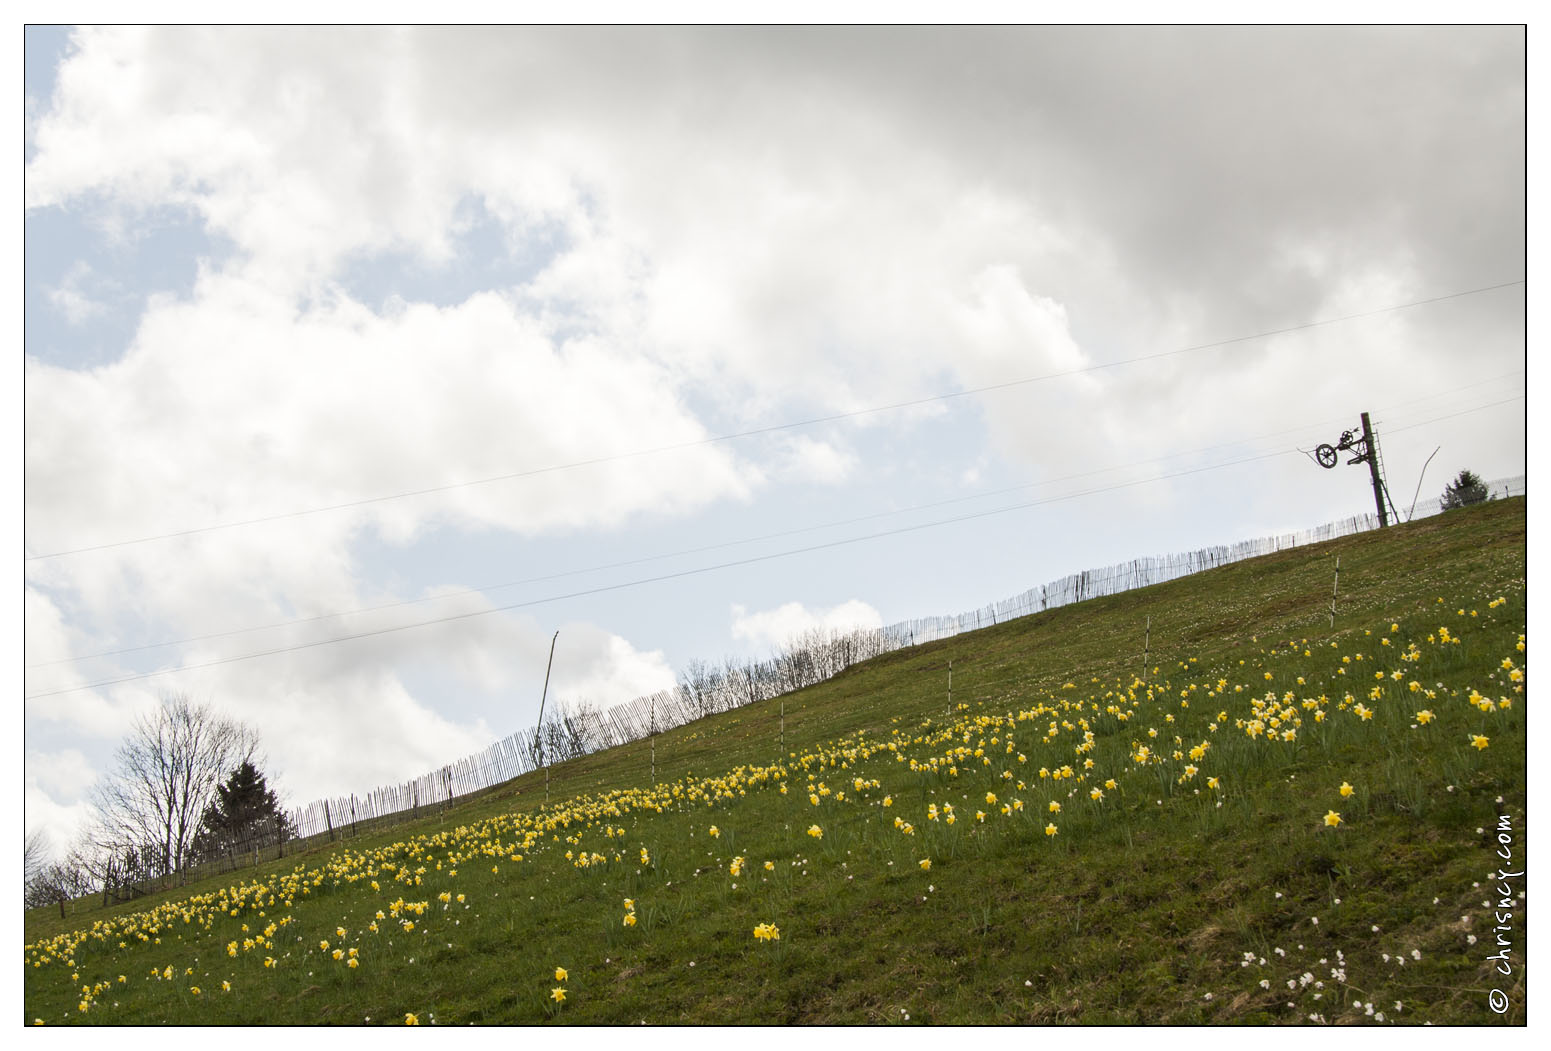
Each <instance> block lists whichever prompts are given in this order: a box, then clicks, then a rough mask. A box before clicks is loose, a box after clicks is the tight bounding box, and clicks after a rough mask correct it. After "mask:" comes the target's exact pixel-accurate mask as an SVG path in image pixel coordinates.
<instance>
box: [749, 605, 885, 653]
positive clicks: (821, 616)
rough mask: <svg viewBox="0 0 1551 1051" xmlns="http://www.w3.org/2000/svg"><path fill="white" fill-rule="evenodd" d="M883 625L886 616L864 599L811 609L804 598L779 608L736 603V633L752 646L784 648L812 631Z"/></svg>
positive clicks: (836, 630) (837, 630) (856, 628)
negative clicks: (752, 609) (752, 607)
mask: <svg viewBox="0 0 1551 1051" xmlns="http://www.w3.org/2000/svg"><path fill="white" fill-rule="evenodd" d="M881 627H883V616H882V614H880V613H879V612H878V611H877V610H876V609H874V608H873V607H872V606H869V605H868V604H867V603H865V602H863V601H861V600H860V599H851V600H849V601H847V602H842V603H841V604H840V605H838V606H831V607H828V608H822V607H820V608H815V609H811V610H810V609H808V608H807V607H806V606H804V605H803V604H802V603H800V602H787V603H784V604H782V605H780V606H777V607H776V608H775V609H768V610H759V611H756V612H753V613H751V612H749V611H748V610H747V609H746V608H745V607H743V606H740V605H734V606H733V607H732V637H733V638H734V639H736V640H738V641H740V642H746V643H749V644H750V645H752V646H762V647H766V648H769V649H772V650H774V649H780V648H783V647H785V646H786V645H787V643H789V642H791V640H792V639H794V638H796V637H797V636H799V635H802V634H805V633H807V632H809V631H814V630H818V631H822V632H846V631H855V630H859V629H866V628H881Z"/></svg>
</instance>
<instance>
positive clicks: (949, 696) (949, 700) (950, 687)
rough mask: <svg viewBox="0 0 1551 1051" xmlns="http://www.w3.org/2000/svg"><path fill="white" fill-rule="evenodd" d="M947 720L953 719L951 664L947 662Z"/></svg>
mask: <svg viewBox="0 0 1551 1051" xmlns="http://www.w3.org/2000/svg"><path fill="white" fill-rule="evenodd" d="M948 718H949V719H952V718H953V662H952V661H949V662H948Z"/></svg>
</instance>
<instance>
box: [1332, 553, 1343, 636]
mask: <svg viewBox="0 0 1551 1051" xmlns="http://www.w3.org/2000/svg"><path fill="white" fill-rule="evenodd" d="M1340 586H1341V556H1340V555H1337V556H1336V579H1335V580H1334V581H1333V582H1332V583H1331V585H1330V627H1331V629H1332V630H1334V628H1335V626H1336V590H1337V589H1338V588H1339V587H1340Z"/></svg>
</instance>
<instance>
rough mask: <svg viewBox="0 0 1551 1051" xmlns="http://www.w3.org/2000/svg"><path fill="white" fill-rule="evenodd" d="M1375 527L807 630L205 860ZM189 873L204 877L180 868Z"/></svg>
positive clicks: (256, 856) (1145, 563) (320, 804)
mask: <svg viewBox="0 0 1551 1051" xmlns="http://www.w3.org/2000/svg"><path fill="white" fill-rule="evenodd" d="M1491 492H1492V495H1493V496H1494V497H1504V496H1521V495H1524V493H1525V477H1524V476H1523V475H1519V476H1517V477H1513V478H1507V479H1499V480H1497V481H1495V482H1493V483H1491ZM1442 509H1443V508H1442V506H1441V501H1440V500H1439V499H1437V498H1434V499H1430V500H1427V501H1424V502H1421V503H1418V504H1416V506H1415V508H1414V509H1409V510H1408V513H1407V515H1406V520H1407V521H1410V520H1414V519H1417V518H1424V517H1428V516H1431V515H1435V514H1438V513H1439V512H1440V511H1442ZM1377 528H1379V519H1378V516H1377V515H1376V514H1361V515H1354V516H1352V517H1350V518H1343V519H1341V520H1339V521H1336V522H1327V523H1325V524H1324V525H1320V526H1316V527H1314V528H1312V529H1305V530H1301V531H1299V532H1295V533H1285V534H1282V535H1279V536H1271V537H1262V538H1259V539H1256V540H1245V541H1241V542H1239V543H1236V544H1227V545H1219V546H1215V547H1207V548H1201V549H1200V550H1197V551H1190V552H1184V553H1180V554H1172V555H1164V556H1161V557H1157V558H1138V559H1133V560H1132V561H1130V562H1125V563H1121V564H1118V565H1112V566H1106V567H1104V568H1101V569H1090V570H1084V571H1083V572H1081V573H1073V574H1071V575H1069V576H1065V577H1062V578H1061V579H1059V580H1055V581H1051V582H1050V583H1047V584H1042V585H1040V586H1039V587H1034V588H1030V589H1029V590H1027V591H1025V592H1022V593H1021V594H1018V595H1014V596H1013V597H1011V598H1008V599H1005V600H1003V601H1001V602H993V603H991V604H989V605H986V606H983V607H981V608H979V609H974V610H970V611H968V612H966V613H960V614H958V615H957V616H947V617H923V618H920V619H916V620H909V621H901V622H899V623H897V624H891V625H888V626H887V627H884V628H878V629H864V630H859V631H851V632H837V631H831V632H823V631H810V632H808V633H806V634H804V635H801V636H798V637H796V638H794V639H792V640H791V641H790V642H789V644H788V646H787V647H786V649H785V650H784V651H783V652H781V653H779V654H777V655H776V656H774V657H772V658H771V659H770V660H767V661H761V662H755V663H748V664H741V665H740V664H736V663H733V662H730V661H728V662H724V663H723V664H722V665H721V666H720V667H713V666H710V665H707V664H705V663H704V662H699V661H695V662H691V663H690V665H689V666H688V668H687V669H686V671H685V672H683V673H681V675H680V682H679V685H678V686H677V687H676V688H674V689H671V690H663V691H659V692H658V693H654V694H648V695H645V696H642V697H636V698H633V699H631V700H628V701H624V702H621V703H619V704H615V705H613V706H611V707H608V708H605V709H602V710H599V709H595V708H592V707H590V706H588V705H585V704H578V705H574V706H568V705H566V704H564V703H561V704H558V705H556V706H555V712H554V714H553V717H552V718H550V719H548V720H546V722H545V723H544V725H543V726H541V727H532V728H529V729H525V730H520V731H518V732H516V733H514V734H511V735H510V736H508V737H504V738H502V739H501V740H499V741H496V742H495V743H493V744H491V745H490V746H489V747H488V748H486V749H484V750H483V751H480V752H476V753H475V754H473V755H470V756H467V757H465V758H463V759H460V760H458V761H457V762H454V763H449V764H448V765H446V766H443V767H441V768H440V769H437V770H433V771H431V772H429V773H426V774H423V775H421V776H420V777H417V778H414V779H413V780H409V781H405V782H402V783H400V784H397V785H389V786H384V787H381V788H377V789H374V790H372V791H370V792H367V793H365V794H362V795H347V796H335V797H332V798H328V799H319V800H315V801H313V802H311V803H308V804H306V805H305V806H301V807H298V808H295V809H293V810H291V811H289V812H288V814H287V816H288V818H289V824H290V829H291V830H292V831H291V838H290V839H289V840H288V841H285V840H282V841H280V842H274V843H269V844H266V845H260V846H256V847H254V848H253V849H252V850H251V852H250V853H246V854H244V855H241V856H238V855H233V856H232V857H230V858H228V859H223V861H221V862H216V863H213V864H214V865H215V867H216V868H218V869H219V868H225V869H228V870H229V869H231V868H234V867H236V866H238V865H241V864H247V863H249V862H251V863H253V864H257V863H258V862H259V861H261V860H267V859H272V858H274V857H277V856H282V855H283V854H284V853H285V852H286V850H287V849H288V848H289V849H291V850H295V849H297V848H299V847H306V846H309V845H315V844H317V843H320V842H326V841H333V840H336V839H339V838H341V837H345V836H351V837H353V836H356V835H361V834H363V833H365V832H369V831H374V830H379V829H383V828H386V827H390V826H392V825H394V824H398V823H401V822H405V821H412V820H415V819H417V818H419V817H422V816H425V815H426V814H429V813H435V812H438V811H440V810H443V809H445V808H447V807H448V806H450V805H451V804H453V803H454V802H456V801H457V800H459V799H461V798H464V797H467V796H470V795H473V794H475V793H477V792H481V791H484V790H486V789H489V788H492V787H494V786H496V785H499V784H503V783H504V782H507V781H510V780H512V779H513V778H515V777H519V776H521V775H523V774H526V773H531V772H532V771H534V770H537V769H540V768H541V767H543V766H544V765H547V764H552V763H555V762H564V761H565V760H567V759H572V758H576V757H579V756H582V755H587V754H590V753H593V752H597V751H601V750H603V749H607V748H613V747H617V746H619V745H623V744H628V743H630V742H632V741H639V740H643V739H645V738H646V737H649V736H652V735H654V734H658V733H661V732H663V731H665V730H671V729H674V728H676V727H679V726H684V725H686V724H688V723H690V722H693V721H695V720H697V719H702V718H705V717H706V716H708V715H713V714H716V713H718V712H723V711H727V710H730V709H732V708H736V707H742V706H743V705H747V704H752V703H755V702H758V701H762V700H768V699H771V698H774V697H777V696H780V695H782V694H786V693H790V692H792V691H794V690H799V689H802V688H804V687H807V686H811V685H814V684H816V683H819V682H823V681H824V680H826V679H828V678H831V677H833V676H834V675H837V674H839V673H840V672H842V671H844V670H845V669H846V668H849V667H851V666H852V665H854V664H857V663H860V662H861V661H864V660H868V659H870V658H872V657H875V656H878V655H880V654H883V653H887V652H890V651H893V650H898V649H903V648H906V647H909V646H916V645H921V644H922V643H927V642H933V641H936V640H938V639H945V638H951V637H953V636H955V635H958V634H961V633H963V632H967V631H975V630H978V629H980V628H985V627H990V626H993V625H996V624H1002V623H1005V622H1006V621H1009V620H1013V619H1015V618H1018V617H1024V616H1028V615H1030V614H1034V613H1041V612H1043V611H1045V610H1050V609H1056V608H1059V607H1061V606H1068V605H1072V604H1074V603H1078V602H1083V601H1086V600H1088V599H1093V598H1099V597H1102V596H1106V595H1116V594H1120V593H1121V592H1125V591H1131V590H1134V589H1137V588H1144V587H1149V586H1151V585H1154V584H1162V583H1164V582H1166V581H1170V580H1176V579H1178V578H1180V577H1185V576H1189V575H1191V574H1193V573H1200V572H1202V571H1204V570H1208V569H1215V568H1217V567H1219V566H1225V565H1229V564H1231V563H1234V562H1240V561H1243V560H1245V559H1250V558H1257V557H1259V556H1261V555H1268V554H1274V553H1275V552H1278V551H1285V550H1288V549H1289V548H1294V547H1300V546H1305V545H1308V544H1317V543H1321V542H1324V541H1327V540H1334V539H1337V538H1339V537H1344V536H1351V535H1353V534H1355V533H1362V532H1367V531H1370V530H1373V529H1377ZM209 867H210V866H206V868H209ZM199 874H203V873H199V872H196V873H191V874H190V875H199Z"/></svg>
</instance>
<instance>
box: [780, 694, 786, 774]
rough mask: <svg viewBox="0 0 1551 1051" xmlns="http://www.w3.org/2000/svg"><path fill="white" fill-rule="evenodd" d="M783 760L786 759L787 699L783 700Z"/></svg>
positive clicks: (783, 698)
mask: <svg viewBox="0 0 1551 1051" xmlns="http://www.w3.org/2000/svg"><path fill="white" fill-rule="evenodd" d="M781 758H782V759H785V758H786V698H785V697H782V698H781Z"/></svg>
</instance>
